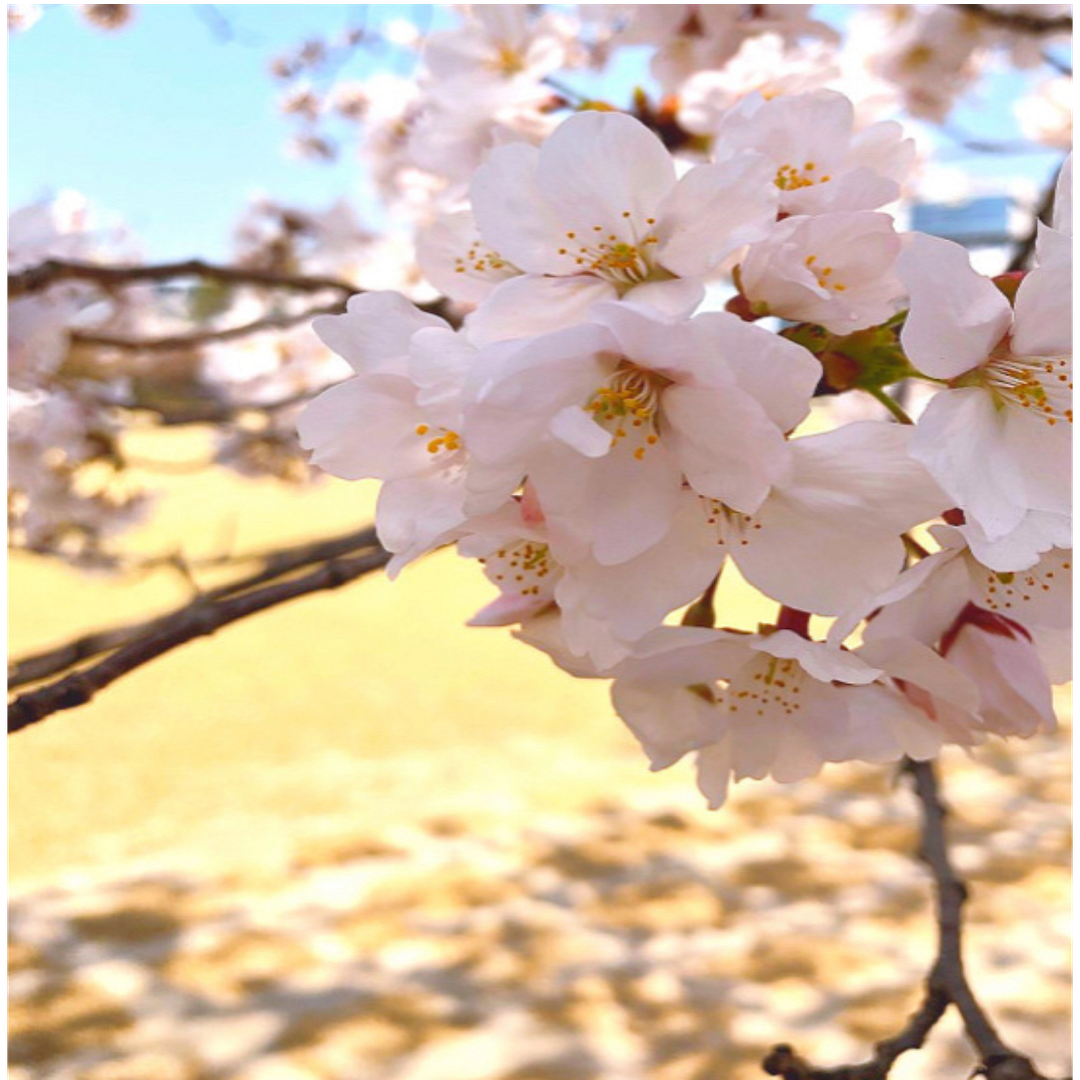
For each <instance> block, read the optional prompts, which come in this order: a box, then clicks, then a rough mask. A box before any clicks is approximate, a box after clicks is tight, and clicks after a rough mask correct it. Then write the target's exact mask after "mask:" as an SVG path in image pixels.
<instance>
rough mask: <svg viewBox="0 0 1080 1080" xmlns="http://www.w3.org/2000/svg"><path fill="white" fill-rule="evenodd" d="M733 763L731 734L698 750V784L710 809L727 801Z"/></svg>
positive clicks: (715, 808)
mask: <svg viewBox="0 0 1080 1080" xmlns="http://www.w3.org/2000/svg"><path fill="white" fill-rule="evenodd" d="M733 765H734V746H733V737H732V736H731V735H730V734H728V735H724V736H723V737H722V738H721V739H719V740H718V741H717V742H714V743H711V744H710V745H709V746H706V747H705V748H704V749H702V750H700V751H699V752H698V756H697V786H698V790H699V791H700V792H701V794H702V795H704V796H705V798H706V799H707V800H708V804H709V809H710V810H719V809H720V807H721V806H723V805H724V803H725V802H727V796H728V788H729V787H730V786H731V771H732V768H733Z"/></svg>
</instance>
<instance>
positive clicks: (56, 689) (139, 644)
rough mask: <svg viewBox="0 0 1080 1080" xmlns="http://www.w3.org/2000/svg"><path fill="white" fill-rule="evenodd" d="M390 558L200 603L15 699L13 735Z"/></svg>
mask: <svg viewBox="0 0 1080 1080" xmlns="http://www.w3.org/2000/svg"><path fill="white" fill-rule="evenodd" d="M389 559H390V554H389V552H386V551H382V550H379V551H370V552H368V553H367V554H364V555H357V556H354V557H351V558H344V559H331V560H330V561H329V562H327V563H324V564H323V565H322V566H320V567H319V568H318V569H317V570H314V571H312V572H311V573H310V574H305V575H304V576H303V577H299V578H294V579H292V580H290V581H282V582H277V583H276V584H273V585H267V586H266V587H264V588H261V589H255V590H253V591H251V592H246V593H244V594H243V595H241V596H234V597H230V598H228V599H225V600H218V601H207V600H206V599H205V598H201V599H199V600H197V601H195V603H193V604H190V605H189V606H187V607H186V608H184V609H182V610H181V611H178V612H176V613H175V615H174V616H173V617H172V618H171V619H169V620H168V622H167V623H164V624H163V625H162V626H161V627H160V628H159V629H158V630H157V631H156V632H154V633H152V634H149V635H148V636H146V637H142V638H139V639H138V640H136V641H133V642H131V643H130V644H129V645H125V646H123V647H122V648H120V649H117V650H116V652H114V653H113V654H112V655H111V656H108V657H106V658H105V659H104V660H101V661H100V662H99V663H97V664H94V665H93V666H91V667H88V668H85V669H84V670H82V671H76V672H74V673H73V674H71V675H67V676H65V677H64V678H62V679H59V680H57V681H56V682H52V683H47V684H46V685H45V686H42V687H39V688H38V689H36V690H31V691H29V692H27V693H25V694H23V695H21V696H20V697H18V698H16V699H15V700H14V701H13V702H12V703H11V704H10V705H9V706H8V734H9V735H10V734H14V733H15V732H17V731H22V730H23V729H25V728H27V727H29V726H30V725H32V724H36V723H38V722H39V721H41V720H44V719H45V717H47V716H51V715H52V714H53V713H56V712H60V711H61V710H63V709H75V708H78V707H79V706H80V705H85V704H86V703H87V702H88V701H90V700H91V699H92V698H93V697H94V696H95V695H96V694H97V693H98V692H99V691H101V690H104V689H105V687H107V686H109V685H111V684H112V683H114V682H116V680H117V679H120V678H122V677H123V676H124V675H127V674H129V673H130V672H132V671H134V670H135V669H136V668H140V667H142V666H143V665H144V664H147V663H149V662H150V661H151V660H154V659H156V658H157V657H159V656H162V655H163V654H164V653H167V652H171V651H172V650H173V649H175V648H178V647H179V646H180V645H183V644H185V643H186V642H188V641H192V640H194V639H195V638H198V637H204V636H206V635H207V634H213V633H215V632H216V631H218V630H220V629H221V628H222V627H223V626H228V625H229V624H230V623H234V622H237V621H238V620H240V619H245V618H247V617H248V616H249V615H254V614H256V613H258V612H260V611H265V610H266V609H267V608H271V607H276V606H277V605H278V604H283V603H285V602H286V601H288V600H294V599H296V598H297V597H299V596H308V595H310V594H311V593H314V592H319V591H321V590H325V589H337V588H339V587H340V586H342V585H345V584H347V583H348V582H350V581H355V580H356V579H357V578H359V577H362V576H363V575H364V574H367V573H370V572H371V571H373V570H378V569H380V568H381V567H383V566H385V565H386V563H387V562H388V561H389Z"/></svg>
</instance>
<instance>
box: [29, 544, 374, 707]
mask: <svg viewBox="0 0 1080 1080" xmlns="http://www.w3.org/2000/svg"><path fill="white" fill-rule="evenodd" d="M364 550H367V551H369V552H372V553H381V548H380V547H379V541H378V538H377V537H376V535H375V530H374V528H372V527H367V528H364V529H360V530H357V531H354V532H349V533H345V534H344V535H342V536H335V537H330V538H328V539H325V540H316V541H314V542H311V543H305V544H296V545H293V546H290V547H285V548H278V549H276V550H272V551H263V552H252V553H250V554H247V555H238V556H233V557H232V559H231V561H234V562H240V561H244V562H256V561H258V562H260V563H262V566H260V568H259V569H258V570H257V571H256V572H255V573H253V574H250V575H248V576H246V577H243V578H240V579H238V580H236V581H231V582H228V583H227V584H224V585H220V586H218V587H216V588H214V589H209V590H207V591H206V592H205V593H203V594H202V595H201V596H200V597H199V599H198V600H197V601H196V604H200V603H201V604H206V603H213V602H214V601H218V600H223V599H226V598H228V597H230V596H237V595H240V594H243V593H245V592H247V591H249V590H251V589H254V588H257V587H258V586H260V585H265V584H267V583H269V582H272V581H276V580H277V579H278V578H281V577H284V576H285V575H287V574H291V573H294V572H296V571H297V570H302V569H303V568H304V567H307V566H311V565H313V564H314V563H319V562H326V561H328V560H330V559H337V558H341V557H342V556H344V555H352V554H355V553H356V552H358V551H364ZM213 561H215V562H220V560H213ZM166 564H171V565H176V560H175V559H168V560H164V561H163V562H162V565H166ZM191 606H192V605H188V606H187V607H185V608H181V609H179V610H178V611H173V612H169V613H168V614H165V615H158V616H155V617H154V618H152V619H144V620H141V621H139V622H136V623H130V624H128V625H125V626H114V627H110V628H109V629H107V630H99V631H96V632H94V633H91V634H84V635H82V636H81V637H78V638H75V639H74V640H72V641H68V642H66V643H64V644H63V645H59V646H57V647H56V648H52V649H45V650H42V651H41V652H36V653H31V654H29V655H27V656H23V657H21V658H20V659H18V660H16V661H15V662H14V663H12V664H11V665H10V666H9V667H8V688H9V689H11V690H14V689H17V688H18V687H20V686H25V685H27V684H28V683H32V682H38V681H40V680H42V679H48V678H51V677H53V676H54V675H59V674H61V673H62V672H65V671H68V670H69V669H70V668H73V667H75V666H76V665H78V664H81V663H83V662H84V661H86V660H91V659H93V658H94V657H95V656H100V655H101V654H102V653H105V652H112V651H113V650H114V649H119V648H123V647H125V646H127V645H130V644H132V643H134V642H136V641H138V640H139V639H141V638H144V637H146V636H148V635H151V634H156V633H158V632H159V631H161V630H163V629H167V628H168V626H169V625H170V624H171V622H172V621H174V620H175V619H176V618H177V616H178V615H181V614H183V613H184V612H185V611H187V610H188V609H189V608H190V607H191Z"/></svg>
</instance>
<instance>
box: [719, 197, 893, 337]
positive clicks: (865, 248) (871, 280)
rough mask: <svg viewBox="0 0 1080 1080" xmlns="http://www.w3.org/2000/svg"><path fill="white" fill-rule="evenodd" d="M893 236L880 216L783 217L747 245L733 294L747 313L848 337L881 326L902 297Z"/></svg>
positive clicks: (889, 221)
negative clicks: (814, 326)
mask: <svg viewBox="0 0 1080 1080" xmlns="http://www.w3.org/2000/svg"><path fill="white" fill-rule="evenodd" d="M899 251H900V237H899V236H898V235H897V234H896V232H895V230H894V228H893V221H892V218H891V217H889V216H888V215H887V214H879V213H870V212H866V211H857V212H851V213H847V212H843V213H831V214H818V215H815V216H813V217H790V218H787V219H785V220H784V221H781V222H780V223H779V224H778V225H776V227H775V228H774V229H773V230H772V232H771V233H770V234H769V235H768V237H766V239H764V240H762V241H760V242H758V243H756V244H752V245H751V246H750V249H749V251H748V252H747V254H746V257H745V258H744V259H743V261H742V262H741V263H740V264H739V278H738V281H739V288H740V291H741V292H742V293H743V295H744V296H745V297H746V298H747V300H749V301H750V303H751V305H752V307H753V310H754V312H755V313H757V314H762V315H778V316H779V317H780V318H783V319H790V320H792V321H795V322H811V323H817V324H818V325H820V326H823V327H825V329H826V330H829V331H830V332H832V333H834V334H849V333H851V332H853V331H855V330H863V329H865V328H867V327H870V326H876V325H878V324H880V323H883V322H886V321H887V320H888V319H889V318H891V316H892V315H894V314H895V313H896V311H897V310H898V308H899V306H900V301H901V299H902V297H903V294H904V288H903V285H901V283H900V281H899V279H898V278H897V276H896V274H895V273H894V272H893V264H894V262H895V261H896V257H897V254H898V253H899Z"/></svg>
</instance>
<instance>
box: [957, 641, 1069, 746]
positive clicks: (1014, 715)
mask: <svg viewBox="0 0 1080 1080" xmlns="http://www.w3.org/2000/svg"><path fill="white" fill-rule="evenodd" d="M948 660H949V662H950V663H952V664H955V665H956V666H957V667H958V668H959V669H960V670H961V671H963V672H965V673H966V674H968V675H969V676H970V677H971V678H972V679H973V680H974V681H975V683H976V685H977V686H978V688H979V698H980V701H979V715H980V717H981V719H982V721H983V724H984V726H985V727H986V729H987V730H988V731H992V732H994V733H995V734H997V735H1019V736H1021V737H1023V738H1027V737H1028V736H1031V735H1034V734H1035V733H1036V732H1038V731H1053V730H1054V727H1055V726H1056V718H1055V716H1054V698H1053V692H1052V691H1051V689H1050V679H1049V677H1048V676H1047V674H1046V671H1045V669H1044V668H1043V666H1042V662H1041V661H1040V659H1039V654H1038V652H1037V651H1036V649H1035V646H1034V645H1033V644H1032V643H1031V642H1030V641H1028V640H1027V639H1026V638H1023V637H1019V636H1018V637H1010V636H1008V635H1005V634H991V633H987V632H986V631H984V630H981V629H979V628H978V627H975V626H971V625H968V626H965V627H964V628H963V629H962V630H961V631H960V633H959V634H958V635H957V636H956V639H955V641H954V642H953V644H952V647H951V648H950V649H949V653H948Z"/></svg>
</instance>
